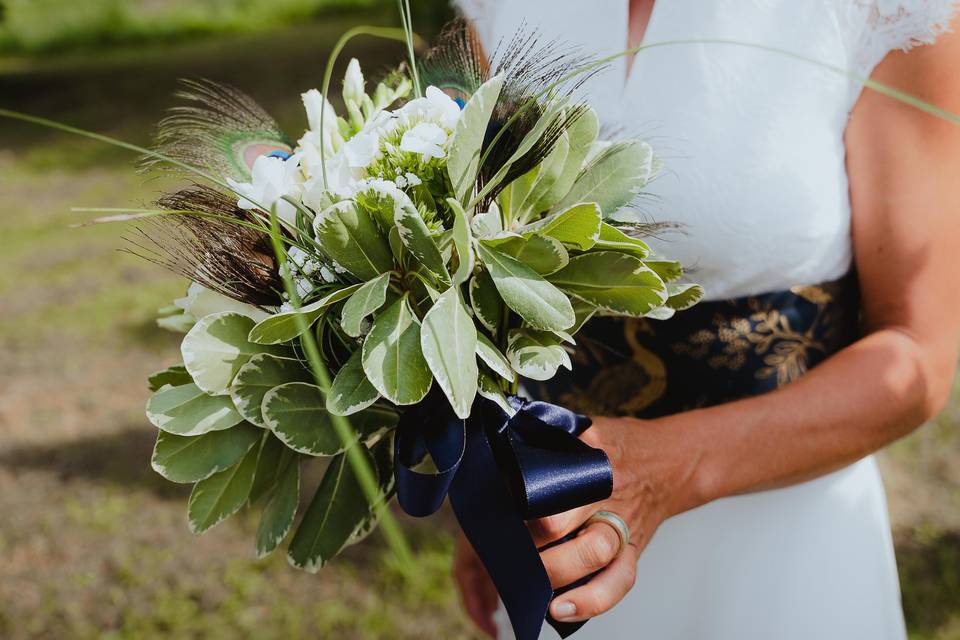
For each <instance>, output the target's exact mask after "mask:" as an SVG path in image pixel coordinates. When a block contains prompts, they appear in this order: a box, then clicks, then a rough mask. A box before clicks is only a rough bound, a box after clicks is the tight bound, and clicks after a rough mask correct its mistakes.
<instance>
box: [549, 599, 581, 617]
mask: <svg viewBox="0 0 960 640" xmlns="http://www.w3.org/2000/svg"><path fill="white" fill-rule="evenodd" d="M575 615H577V605H575V604H573V603H572V602H570V601H568V600H561V601H560V602H554V603H553V617H554V618H556V619H557V620H566V619H568V618H572V617H573V616H575Z"/></svg>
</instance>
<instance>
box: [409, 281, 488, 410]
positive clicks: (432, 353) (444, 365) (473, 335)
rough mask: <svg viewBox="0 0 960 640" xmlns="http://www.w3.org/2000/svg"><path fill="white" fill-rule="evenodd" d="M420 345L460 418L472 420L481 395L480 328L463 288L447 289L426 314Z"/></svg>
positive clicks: (428, 363) (421, 330) (435, 376)
mask: <svg viewBox="0 0 960 640" xmlns="http://www.w3.org/2000/svg"><path fill="white" fill-rule="evenodd" d="M420 346H421V348H422V350H423V357H424V359H425V360H426V361H427V365H428V366H429V367H430V371H431V373H433V377H434V378H436V380H437V384H439V385H440V388H441V389H443V392H444V393H445V394H446V395H447V399H448V400H449V401H450V406H451V407H453V410H454V412H455V413H456V414H457V415H458V416H459V417H461V418H464V419H466V418H468V417H469V416H470V408H471V407H472V406H473V399H474V398H475V397H476V395H477V374H478V369H477V354H476V352H477V328H476V327H475V326H474V324H473V319H472V318H471V317H470V314H468V313H467V310H466V308H464V306H463V300H461V298H460V291H459V289H457V288H450V289H447V291H446V292H445V293H444V294H443V295H441V296H440V297H439V298H438V299H437V301H436V302H435V303H434V305H433V307H431V308H430V311H428V312H427V313H426V315H424V317H423V326H422V327H421V329H420Z"/></svg>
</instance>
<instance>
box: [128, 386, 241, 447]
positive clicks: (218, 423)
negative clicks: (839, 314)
mask: <svg viewBox="0 0 960 640" xmlns="http://www.w3.org/2000/svg"><path fill="white" fill-rule="evenodd" d="M147 419H148V420H150V422H151V423H153V425H154V426H155V427H157V428H158V429H163V430H164V431H166V432H168V433H173V434H176V435H180V436H199V435H203V434H204V433H208V432H210V431H221V430H223V429H229V428H230V427H232V426H234V425H236V424H238V423H239V422H241V421H242V420H243V418H242V417H241V416H240V414H239V413H237V411H236V410H235V409H234V407H233V403H232V402H231V401H230V398H228V397H227V396H211V395H208V394H206V393H204V392H203V390H201V389H200V387H198V386H197V385H195V384H193V383H190V384H185V385H181V386H179V387H164V388H162V389H160V390H159V391H157V392H155V393H154V394H153V395H152V396H150V400H148V401H147Z"/></svg>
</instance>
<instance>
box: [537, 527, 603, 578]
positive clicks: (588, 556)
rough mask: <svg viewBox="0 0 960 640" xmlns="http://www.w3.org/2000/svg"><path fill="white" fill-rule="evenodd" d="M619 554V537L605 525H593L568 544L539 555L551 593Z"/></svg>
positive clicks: (565, 543) (600, 567) (589, 572)
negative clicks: (548, 580) (551, 588)
mask: <svg viewBox="0 0 960 640" xmlns="http://www.w3.org/2000/svg"><path fill="white" fill-rule="evenodd" d="M619 552H620V536H619V535H617V532H616V530H615V529H614V528H613V527H611V526H610V525H609V524H606V523H603V522H595V523H593V524H591V525H590V526H588V527H587V528H585V529H584V530H583V531H581V532H580V533H579V534H577V537H575V538H573V539H572V540H570V541H568V542H564V543H563V544H559V545H557V546H555V547H550V548H549V549H547V550H545V551H544V552H543V553H541V554H540V558H541V560H543V566H544V567H546V569H547V575H549V576H550V584H551V585H553V588H554V589H557V588H559V587H563V586H566V585H568V584H571V583H573V582H576V581H577V580H579V579H580V578H582V577H584V576H588V575H590V574H591V573H594V572H595V571H599V570H600V569H603V568H604V567H606V566H607V565H609V564H610V563H611V562H613V560H614V559H615V558H616V557H617V554H618V553H619Z"/></svg>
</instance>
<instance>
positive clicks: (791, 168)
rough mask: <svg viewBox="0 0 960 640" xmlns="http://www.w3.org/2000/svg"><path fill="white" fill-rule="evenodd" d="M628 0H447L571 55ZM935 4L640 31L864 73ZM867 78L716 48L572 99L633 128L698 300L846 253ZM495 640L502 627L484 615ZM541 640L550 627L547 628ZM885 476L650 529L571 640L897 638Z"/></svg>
mask: <svg viewBox="0 0 960 640" xmlns="http://www.w3.org/2000/svg"><path fill="white" fill-rule="evenodd" d="M628 4H629V2H628V0H460V5H461V8H462V9H463V11H464V13H465V14H466V15H467V16H468V17H470V18H472V19H473V20H474V21H475V23H476V26H477V29H478V32H479V34H480V37H481V39H482V41H483V43H484V46H485V48H486V49H487V51H492V50H494V49H495V48H496V46H497V43H498V42H499V41H501V40H503V39H509V38H510V36H511V35H512V34H513V33H514V32H515V31H516V30H517V28H518V27H520V26H521V24H523V23H525V24H526V25H527V26H528V27H535V28H537V29H538V30H539V31H541V33H542V35H543V37H544V38H545V39H552V38H559V39H560V40H562V41H564V42H566V43H569V44H571V45H573V46H576V47H579V49H580V50H581V51H582V52H584V53H591V54H606V53H613V52H616V51H619V50H622V49H625V48H626V43H627V18H628ZM951 11H952V3H951V2H947V1H945V0H908V1H898V0H657V2H656V4H655V7H654V9H653V14H652V16H651V20H650V23H649V26H648V28H647V31H646V34H645V36H644V43H647V44H650V43H655V42H663V41H668V40H676V39H691V38H718V39H727V40H739V41H746V42H753V43H758V44H765V45H771V46H774V47H778V48H781V49H787V50H790V51H793V52H797V53H800V54H803V55H805V56H808V57H812V58H816V59H818V60H821V61H823V62H827V63H830V64H832V65H835V66H837V67H842V68H845V69H850V70H851V71H854V72H855V73H858V74H860V75H861V76H868V75H869V74H870V73H871V71H872V69H873V68H874V66H875V65H876V64H877V63H878V62H879V61H880V60H881V59H882V58H883V57H884V56H885V55H886V54H887V53H888V52H889V51H891V50H894V49H902V48H909V47H911V46H913V45H916V44H920V43H927V42H932V41H933V40H934V39H935V37H936V35H937V34H938V33H939V32H940V31H942V30H943V29H944V28H945V27H946V25H948V24H949V20H950V16H951ZM861 89H862V87H861V86H859V84H857V83H856V82H853V81H850V80H849V79H847V78H844V77H840V76H838V75H835V74H831V73H829V72H827V71H824V70H822V69H819V68H817V67H815V66H811V65H808V64H805V63H803V62H799V61H797V60H793V59H789V58H786V57H781V56H778V55H776V54H773V53H770V52H765V51H757V50H751V49H745V48H739V47H734V46H729V45H719V44H710V45H708V44H703V45H689V44H687V45H680V46H670V47H662V48H654V49H650V50H648V51H644V52H641V53H639V54H638V56H637V58H636V61H635V64H634V66H633V69H632V72H631V73H630V76H629V78H626V63H625V61H624V59H623V58H620V59H618V60H617V61H615V62H613V63H612V64H611V65H610V68H609V70H608V71H606V72H605V73H603V74H602V75H600V76H598V77H595V78H593V79H591V80H590V82H589V83H588V84H587V85H586V86H585V87H584V89H583V96H584V97H585V98H586V99H587V100H588V101H589V102H590V104H591V105H592V106H593V107H594V108H595V109H596V110H597V111H598V113H599V114H600V117H601V119H602V120H603V121H604V122H605V123H607V124H610V125H613V126H614V127H617V128H619V129H621V130H625V131H627V132H628V133H631V134H635V135H639V136H642V137H645V138H646V139H648V140H649V141H650V142H651V143H652V144H653V145H654V146H655V147H656V148H657V149H658V150H659V152H660V154H661V156H662V157H663V159H664V162H665V167H666V171H665V172H664V174H663V175H662V176H661V177H660V178H659V179H657V180H656V181H655V182H654V183H653V184H652V185H651V186H650V188H649V190H650V192H651V193H652V194H653V195H654V196H655V198H651V199H650V200H649V206H648V209H649V211H648V212H649V213H650V214H651V216H652V217H653V218H655V219H660V220H670V221H674V222H679V223H681V224H682V225H684V229H685V233H684V234H683V235H678V236H674V237H672V238H666V239H664V240H662V241H654V242H653V244H654V245H655V246H656V248H657V249H658V250H659V251H660V252H661V253H664V254H666V255H668V256H670V257H671V258H675V259H679V260H681V261H682V262H683V263H684V264H685V265H688V266H690V267H693V268H694V269H695V273H694V275H693V279H695V280H696V281H698V282H701V283H703V284H704V286H705V288H706V290H707V295H708V298H709V299H726V298H734V297H740V296H746V295H751V294H756V293H763V292H767V291H775V290H782V289H787V288H789V287H791V286H793V285H797V284H816V283H820V282H826V281H830V280H833V279H836V278H838V277H840V276H842V275H843V274H845V273H846V272H847V271H848V270H849V268H850V265H851V240H850V203H849V197H848V185H847V175H846V170H845V165H844V158H845V150H844V141H843V136H844V129H845V127H846V123H847V118H848V115H849V113H850V110H851V109H852V107H853V105H854V103H855V102H856V100H857V98H858V96H859V95H860V92H861ZM497 619H498V625H499V627H500V629H501V634H500V637H501V638H510V637H512V634H511V633H510V630H509V629H510V626H509V623H508V621H507V619H506V616H505V614H504V613H503V612H502V611H500V612H498V616H497ZM544 629H545V630H544V632H543V636H542V637H543V638H556V637H557V636H556V634H555V633H554V632H553V630H552V629H550V628H548V627H546V626H545V628H544ZM905 636H906V632H905V629H904V622H903V614H902V610H901V606H900V594H899V587H898V579H897V569H896V564H895V561H894V556H893V545H892V541H891V535H890V528H889V521H888V516H887V507H886V501H885V496H884V490H883V485H882V483H881V480H880V476H879V474H878V471H877V467H876V464H875V462H874V460H873V458H866V459H864V460H861V461H860V462H858V463H856V464H854V465H852V466H850V467H848V468H846V469H843V470H841V471H838V472H836V473H833V474H830V475H828V476H825V477H822V478H819V479H817V480H813V481H811V482H807V483H804V484H800V485H796V486H793V487H790V488H786V489H781V490H776V491H767V492H763V493H756V494H752V495H745V496H739V497H732V498H726V499H722V500H718V501H716V502H714V503H711V504H708V505H706V506H703V507H700V508H698V509H696V510H694V511H691V512H688V513H685V514H683V515H680V516H677V517H674V518H672V519H670V520H668V521H667V522H665V523H664V524H663V526H661V527H660V529H659V531H657V533H656V535H655V536H654V538H653V540H652V542H651V543H650V545H649V546H648V547H647V549H646V550H645V551H644V553H643V555H642V557H641V559H640V562H639V566H638V578H637V583H636V586H635V587H634V588H633V590H632V591H631V592H630V594H629V595H628V596H627V597H626V598H625V599H624V600H623V601H622V602H621V603H620V604H619V605H617V606H616V607H615V608H614V609H613V610H611V611H610V612H608V613H606V614H604V615H602V616H599V617H597V618H594V619H593V620H592V621H591V622H589V623H588V624H587V626H585V627H584V628H583V629H582V630H581V631H580V632H578V634H576V636H575V637H576V638H577V640H591V639H601V638H602V639H604V640H621V639H622V640H627V639H641V638H642V639H643V640H669V639H678V640H700V639H705V640H754V639H756V640H759V639H763V640H830V639H836V640H856V639H869V640H897V639H902V638H905Z"/></svg>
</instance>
